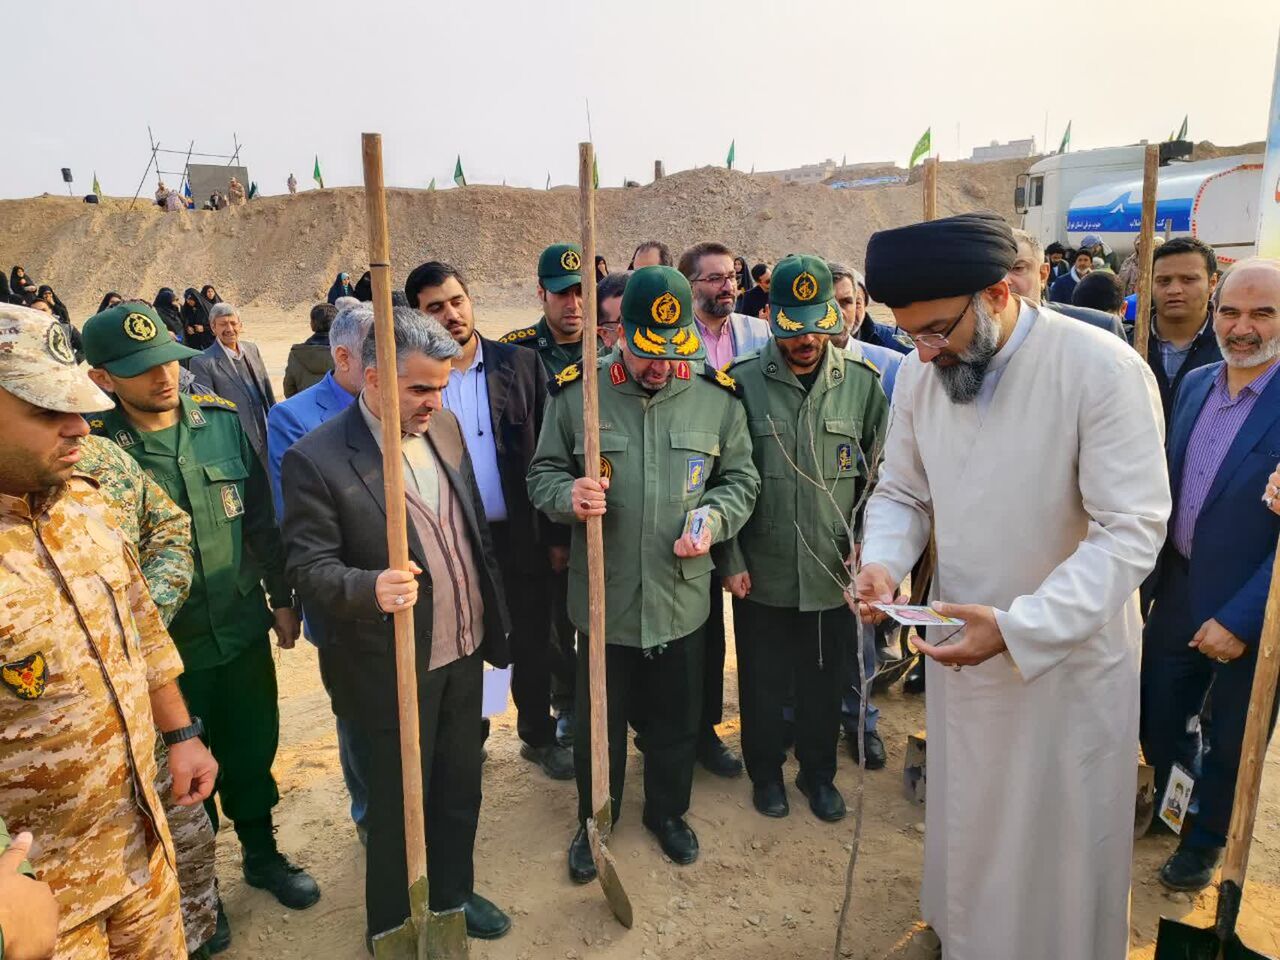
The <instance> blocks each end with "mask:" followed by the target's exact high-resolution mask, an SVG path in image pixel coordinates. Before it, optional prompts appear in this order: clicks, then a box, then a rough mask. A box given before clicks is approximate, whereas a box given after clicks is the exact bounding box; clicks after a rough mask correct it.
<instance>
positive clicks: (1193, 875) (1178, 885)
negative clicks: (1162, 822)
mask: <svg viewBox="0 0 1280 960" xmlns="http://www.w3.org/2000/svg"><path fill="white" fill-rule="evenodd" d="M1221 859H1222V851H1221V850H1220V849H1219V848H1217V847H1192V846H1189V845H1187V844H1182V845H1181V846H1179V847H1178V849H1177V850H1175V851H1173V856H1171V857H1170V858H1169V859H1168V860H1166V861H1165V862H1164V866H1163V867H1161V868H1160V882H1161V883H1163V884H1164V885H1165V886H1166V887H1168V888H1169V889H1170V890H1185V891H1187V892H1189V893H1190V892H1194V891H1196V890H1203V889H1204V888H1205V887H1207V886H1208V885H1209V884H1210V883H1212V882H1213V871H1214V870H1216V869H1217V868H1218V861H1219V860H1221Z"/></svg>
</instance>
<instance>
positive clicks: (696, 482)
mask: <svg viewBox="0 0 1280 960" xmlns="http://www.w3.org/2000/svg"><path fill="white" fill-rule="evenodd" d="M706 484H707V458H706V457H690V458H689V467H688V470H687V471H686V473H685V481H684V492H685V493H697V492H698V491H699V490H701V489H702V488H703V487H704V486H706Z"/></svg>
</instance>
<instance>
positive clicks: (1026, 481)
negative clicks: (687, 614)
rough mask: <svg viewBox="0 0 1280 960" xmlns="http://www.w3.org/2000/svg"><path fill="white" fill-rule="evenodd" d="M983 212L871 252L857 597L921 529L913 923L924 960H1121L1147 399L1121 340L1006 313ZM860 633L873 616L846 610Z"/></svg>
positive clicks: (894, 578) (1002, 238)
mask: <svg viewBox="0 0 1280 960" xmlns="http://www.w3.org/2000/svg"><path fill="white" fill-rule="evenodd" d="M1015 253H1016V246H1015V244H1014V240H1013V236H1012V234H1011V233H1010V230H1009V227H1008V225H1007V224H1006V223H1005V222H1004V221H1003V220H1002V219H1000V218H999V217H997V216H995V215H994V214H972V215H967V216H962V217H952V218H948V219H945V220H935V221H933V222H931V223H921V224H916V225H913V226H909V227H903V228H901V229H897V230H887V231H883V232H881V233H877V234H875V235H874V236H873V237H872V238H871V243H870V245H869V247H868V249H867V281H868V285H869V291H870V294H871V296H872V297H873V298H874V299H876V300H879V301H881V302H883V303H885V304H887V305H888V306H889V307H891V308H892V309H893V312H894V317H895V319H896V320H897V323H898V326H899V327H900V328H901V329H902V330H903V331H905V332H906V333H908V334H910V335H912V336H913V337H915V340H916V345H917V351H916V352H915V353H913V354H911V355H909V356H908V357H907V358H906V359H905V360H904V362H903V364H902V367H901V370H900V371H899V373H898V382H897V386H896V390H895V392H894V405H893V412H892V415H891V419H890V421H889V432H888V438H887V441H886V447H885V452H884V462H883V466H882V467H881V469H880V477H879V483H878V486H877V487H876V490H875V493H874V495H873V496H872V497H871V499H870V501H869V503H868V505H867V510H866V527H865V533H864V538H863V544H862V563H863V567H862V569H861V571H860V573H859V574H858V577H857V593H858V597H859V599H860V600H862V601H873V600H878V601H885V600H889V599H892V598H894V597H896V595H897V594H898V593H900V590H899V589H898V587H899V585H900V584H901V582H902V580H903V579H904V578H905V577H906V575H907V574H908V573H909V572H910V570H911V568H912V565H913V564H914V563H915V562H916V560H917V559H918V558H919V557H920V555H921V553H922V552H923V551H924V550H925V548H926V545H927V544H928V542H929V534H930V533H933V534H934V536H935V538H936V540H937V550H938V568H937V574H936V576H935V578H934V582H933V588H932V593H931V598H932V599H933V600H934V601H935V602H938V601H946V603H945V604H939V606H940V609H941V610H942V611H943V612H947V613H950V614H951V615H953V616H958V617H960V618H962V619H964V620H965V621H966V622H967V626H966V627H965V628H964V630H963V632H962V633H960V634H958V635H956V636H954V637H952V638H951V639H950V640H949V641H947V642H940V641H943V640H944V639H945V638H946V636H947V633H948V632H949V631H950V630H951V628H931V629H930V637H929V641H930V642H929V643H928V644H922V645H921V650H922V651H923V652H924V653H925V654H927V656H928V657H929V658H930V659H929V662H928V664H927V674H926V675H927V679H928V685H927V686H928V690H927V707H926V715H927V722H928V737H929V741H928V742H929V792H928V801H927V811H926V815H925V823H926V828H927V829H926V836H925V865H924V885H923V889H922V891H921V909H922V914H923V917H924V919H925V921H926V922H927V923H929V924H930V925H931V926H932V927H933V928H934V930H935V932H936V933H937V935H938V937H939V939H940V940H941V942H942V956H943V958H944V960H1124V958H1125V957H1126V956H1127V954H1128V944H1129V873H1130V863H1131V859H1132V852H1133V806H1134V792H1135V786H1136V779H1137V757H1138V673H1139V660H1140V652H1141V622H1140V619H1139V615H1138V597H1137V590H1138V586H1139V584H1141V583H1142V581H1143V579H1144V578H1145V577H1146V576H1147V574H1149V573H1150V572H1151V570H1152V568H1153V567H1154V566H1155V562H1156V555H1157V553H1158V551H1159V550H1160V546H1161V544H1162V542H1163V541H1164V535H1165V523H1166V520H1167V519H1168V516H1169V510H1170V500H1169V481H1168V475H1167V472H1166V467H1165V457H1164V451H1163V432H1164V424H1163V419H1162V416H1161V407H1160V396H1159V393H1158V392H1157V389H1156V383H1155V380H1154V378H1153V377H1152V375H1151V372H1150V370H1149V369H1148V367H1147V364H1146V363H1145V362H1144V361H1143V359H1142V358H1141V357H1139V356H1138V355H1137V354H1136V353H1135V352H1134V351H1133V350H1132V349H1131V348H1130V347H1129V346H1128V345H1127V344H1125V343H1124V342H1122V341H1120V340H1118V339H1117V338H1116V337H1114V336H1111V335H1109V334H1107V333H1105V332H1103V331H1101V330H1097V329H1095V328H1093V327H1091V326H1089V325H1088V324H1085V323H1081V322H1080V321H1079V320H1076V319H1073V318H1070V317H1065V316H1062V315H1060V314H1057V313H1054V312H1052V311H1051V310H1047V309H1044V308H1042V307H1037V306H1035V305H1032V304H1028V303H1026V302H1024V301H1021V300H1019V298H1018V297H1017V296H1016V295H1014V294H1012V293H1011V292H1010V290H1009V284H1008V282H1007V281H1006V280H1005V274H1006V273H1007V271H1008V269H1009V267H1010V266H1011V265H1012V264H1013V260H1014V255H1015ZM860 610H861V612H862V613H863V614H864V616H873V615H874V611H871V610H870V608H868V607H867V606H866V605H865V603H863V604H860Z"/></svg>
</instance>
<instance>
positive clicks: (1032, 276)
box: [1005, 227, 1126, 340]
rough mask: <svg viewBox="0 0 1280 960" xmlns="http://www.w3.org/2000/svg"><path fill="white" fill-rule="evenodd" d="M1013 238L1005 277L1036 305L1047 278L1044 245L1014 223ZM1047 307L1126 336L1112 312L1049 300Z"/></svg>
mask: <svg viewBox="0 0 1280 960" xmlns="http://www.w3.org/2000/svg"><path fill="white" fill-rule="evenodd" d="M1013 239H1014V242H1015V243H1017V245H1018V253H1017V256H1016V257H1015V258H1014V261H1013V266H1012V267H1010V268H1009V273H1008V276H1007V277H1006V278H1005V279H1007V280H1008V281H1009V289H1010V290H1012V291H1013V292H1014V293H1016V294H1017V295H1018V296H1019V297H1021V298H1022V299H1023V300H1025V301H1026V302H1027V303H1029V304H1031V305H1033V306H1036V305H1039V303H1040V302H1041V300H1043V299H1044V294H1045V289H1046V286H1045V285H1046V284H1047V283H1048V282H1049V272H1050V269H1051V267H1050V265H1049V261H1048V260H1046V259H1045V255H1044V247H1043V246H1042V245H1041V243H1040V241H1039V240H1038V239H1037V238H1036V237H1035V236H1033V235H1032V234H1030V233H1028V232H1027V231H1026V230H1020V229H1017V228H1016V227H1015V228H1014V230H1013ZM1082 282H1083V281H1082ZM1049 308H1050V309H1051V310H1056V311H1057V312H1058V313H1064V314H1066V315H1067V316H1069V317H1075V318H1076V319H1077V320H1083V321H1084V322H1085V323H1088V324H1091V325H1092V326H1095V327H1098V328H1099V329H1100V330H1106V331H1107V332H1108V333H1114V334H1115V335H1116V336H1117V337H1119V338H1120V339H1121V340H1124V339H1126V338H1125V332H1124V324H1123V323H1122V322H1121V320H1120V318H1119V317H1118V316H1116V315H1115V314H1114V313H1108V312H1107V311H1105V310H1095V309H1093V308H1091V307H1086V306H1077V305H1076V304H1074V303H1051V304H1050V305H1049Z"/></svg>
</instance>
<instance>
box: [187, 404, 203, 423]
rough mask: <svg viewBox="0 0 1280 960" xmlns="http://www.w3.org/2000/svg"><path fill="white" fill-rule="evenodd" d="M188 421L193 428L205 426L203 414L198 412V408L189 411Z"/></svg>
mask: <svg viewBox="0 0 1280 960" xmlns="http://www.w3.org/2000/svg"><path fill="white" fill-rule="evenodd" d="M189 419H190V420H191V425H192V426H193V427H203V426H204V425H205V419H204V414H203V413H201V412H200V410H199V408H196V409H194V410H192V411H191V413H190V414H189Z"/></svg>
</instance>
